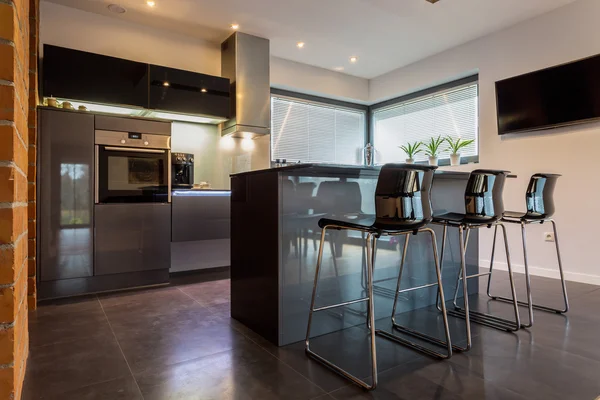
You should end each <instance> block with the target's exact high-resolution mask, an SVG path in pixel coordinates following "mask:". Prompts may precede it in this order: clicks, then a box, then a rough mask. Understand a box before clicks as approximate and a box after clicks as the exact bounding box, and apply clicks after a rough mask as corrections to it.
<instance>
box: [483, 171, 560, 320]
mask: <svg viewBox="0 0 600 400" xmlns="http://www.w3.org/2000/svg"><path fill="white" fill-rule="evenodd" d="M559 177H560V175H558V174H545V173H540V174H534V175H533V176H532V177H531V179H530V180H529V185H527V192H526V193H525V203H526V205H527V211H526V212H516V211H507V212H505V213H504V217H503V218H502V221H503V222H506V223H510V224H520V225H521V237H522V239H523V261H524V265H525V286H526V288H527V302H522V301H519V304H520V305H522V306H527V309H528V312H529V323H528V324H521V327H523V328H530V327H532V326H533V309H534V308H535V309H537V310H541V311H547V312H554V313H557V314H563V313H566V312H567V311H569V298H568V295H567V286H566V284H565V275H564V273H563V267H562V260H561V258H560V249H559V247H558V234H557V232H556V222H554V220H553V219H552V216H553V215H554V210H555V207H554V196H553V195H554V188H555V186H556V181H557V180H558V178H559ZM544 222H550V223H551V224H552V230H553V231H554V242H555V244H556V257H557V259H558V270H559V272H560V282H561V286H562V294H563V301H564V305H565V306H564V308H562V309H558V308H551V307H546V306H542V305H538V304H533V300H532V295H531V278H530V276H529V263H528V261H527V239H526V237H525V227H526V226H527V225H528V224H543V223H544ZM495 237H496V230H494V238H495ZM495 250H496V248H495V246H493V247H492V256H491V259H490V278H489V280H488V287H487V295H488V296H489V297H490V298H492V299H493V300H501V301H510V299H507V298H506V297H501V296H493V295H491V294H490V286H491V281H492V268H493V266H494V252H495Z"/></svg>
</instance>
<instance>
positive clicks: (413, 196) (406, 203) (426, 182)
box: [305, 164, 452, 390]
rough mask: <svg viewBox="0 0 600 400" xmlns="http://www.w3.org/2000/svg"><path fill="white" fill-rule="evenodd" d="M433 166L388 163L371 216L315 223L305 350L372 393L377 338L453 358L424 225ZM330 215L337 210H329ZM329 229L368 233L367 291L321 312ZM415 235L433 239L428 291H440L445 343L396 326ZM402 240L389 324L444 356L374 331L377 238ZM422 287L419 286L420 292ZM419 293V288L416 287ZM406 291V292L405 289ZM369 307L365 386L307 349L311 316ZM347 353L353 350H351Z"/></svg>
mask: <svg viewBox="0 0 600 400" xmlns="http://www.w3.org/2000/svg"><path fill="white" fill-rule="evenodd" d="M435 169H436V167H430V166H421V165H407V164H386V165H384V166H383V167H382V168H381V171H380V173H379V177H378V179H377V187H376V189H375V215H374V216H365V215H364V214H361V216H360V217H359V218H356V219H350V218H348V217H344V218H343V219H342V218H340V219H338V218H322V219H321V220H319V227H320V228H321V229H322V230H321V243H320V246H319V253H318V257H317V266H316V271H315V280H314V284H313V292H312V299H311V304H310V309H309V314H308V324H307V328H306V340H305V350H306V353H307V355H309V356H310V357H312V358H313V359H315V360H317V361H319V362H321V363H322V364H324V365H326V366H327V367H329V368H331V369H332V370H334V371H335V372H337V373H339V374H340V375H342V376H344V377H345V378H347V379H349V380H350V381H352V382H353V383H355V384H357V385H359V386H361V387H363V388H365V389H369V390H370V389H374V388H375V387H376V386H377V351H376V346H375V336H376V335H380V336H382V337H384V338H386V339H389V340H393V341H395V342H397V343H400V344H403V345H405V346H408V347H411V348H413V349H415V350H418V351H420V352H423V353H425V354H427V355H430V356H433V357H436V358H441V359H444V358H449V357H451V356H452V343H451V342H450V329H449V325H448V316H447V313H446V306H445V302H444V301H443V298H444V291H443V286H442V275H441V268H440V265H439V257H438V254H437V244H436V239H435V233H434V232H433V230H432V229H430V228H428V227H427V225H428V224H429V223H430V222H431V221H432V210H431V186H432V182H433V173H434V171H435ZM332 211H333V212H332V214H333V215H337V214H336V212H335V211H336V210H332ZM327 230H354V231H360V232H362V233H363V234H366V239H365V247H366V259H367V262H366V263H365V269H366V287H365V289H366V292H367V296H366V297H362V298H359V299H356V300H351V301H346V302H343V303H339V304H330V305H325V306H321V307H315V299H316V297H317V289H318V285H319V273H320V270H321V264H322V258H323V244H324V242H325V237H326V232H327ZM418 232H426V233H428V234H429V235H430V237H431V247H432V252H433V260H434V264H435V271H436V276H437V282H436V283H432V284H430V285H428V286H434V285H437V286H438V296H440V298H441V299H442V303H441V307H440V311H441V313H442V316H443V321H444V331H445V338H446V341H442V340H440V339H438V338H433V337H429V336H427V335H425V334H422V333H419V332H416V331H413V330H411V329H409V328H405V327H402V326H399V325H398V324H396V323H395V319H394V314H395V311H396V302H397V299H398V292H399V291H400V281H401V277H402V270H403V267H404V262H405V258H406V250H407V246H408V238H409V237H410V235H412V234H417V233H418ZM396 235H406V241H405V243H404V252H403V253H402V261H401V264H400V273H399V274H398V283H397V288H396V297H395V299H394V307H393V311H392V322H393V326H394V328H396V329H399V330H401V331H402V332H404V333H407V334H411V335H413V336H418V337H420V338H426V339H425V340H428V341H429V342H431V343H434V344H437V345H440V346H443V347H444V348H445V349H446V352H445V353H442V352H437V351H435V350H432V349H430V348H428V347H425V346H423V345H421V344H419V343H414V342H412V341H410V340H408V339H406V338H404V337H400V336H397V335H395V334H392V333H390V332H387V331H382V330H377V329H375V312H374V310H375V309H374V296H373V286H374V285H373V270H374V263H375V251H376V248H377V239H378V238H379V237H381V236H396ZM419 288H422V287H419ZM414 289H418V288H414ZM405 290H406V289H405ZM361 302H367V327H368V328H369V331H370V354H371V375H372V383H371V384H368V383H367V382H365V381H364V380H363V379H361V378H359V377H356V376H354V375H352V374H351V373H349V372H348V371H346V370H344V369H343V368H341V367H339V366H337V365H335V364H333V363H332V362H331V361H328V360H326V359H325V358H324V357H322V356H320V355H319V354H317V353H315V352H314V351H313V350H311V348H310V339H311V337H310V332H311V324H312V317H313V313H315V312H319V311H324V310H330V309H332V308H336V307H344V306H348V305H351V304H356V303H361ZM350 351H355V349H352V350H350Z"/></svg>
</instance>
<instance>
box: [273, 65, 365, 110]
mask: <svg viewBox="0 0 600 400" xmlns="http://www.w3.org/2000/svg"><path fill="white" fill-rule="evenodd" d="M271 86H273V87H277V88H279V89H287V90H293V91H299V92H302V93H306V94H312V95H317V96H327V97H330V98H335V99H338V100H345V101H351V102H355V103H362V104H366V103H367V102H368V100H369V80H368V79H364V78H358V77H356V76H350V75H346V74H340V73H339V72H335V71H330V70H327V69H324V68H318V67H313V66H310V65H306V64H301V63H297V62H295V61H289V60H284V59H282V58H278V57H271Z"/></svg>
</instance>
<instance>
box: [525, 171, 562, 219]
mask: <svg viewBox="0 0 600 400" xmlns="http://www.w3.org/2000/svg"><path fill="white" fill-rule="evenodd" d="M559 177H560V175H559V174H544V173H540V174H534V175H533V176H532V177H531V179H530V180H529V185H527V193H525V201H526V203H527V213H526V217H527V218H530V219H547V218H551V217H552V216H553V215H554V211H555V207H554V187H555V186H556V181H557V180H558V178H559Z"/></svg>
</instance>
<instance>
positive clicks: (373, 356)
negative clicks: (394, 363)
mask: <svg viewBox="0 0 600 400" xmlns="http://www.w3.org/2000/svg"><path fill="white" fill-rule="evenodd" d="M328 228H332V226H325V227H323V230H322V232H321V243H320V245H319V255H318V258H317V267H316V271H315V280H314V283H313V292H312V299H311V303H310V310H309V313H308V325H307V327H306V339H305V341H304V343H305V352H306V354H307V355H309V356H310V357H312V358H313V359H315V360H316V361H318V362H320V363H322V364H323V365H325V366H326V367H328V368H330V369H332V370H333V371H335V372H337V373H338V374H340V375H342V376H343V377H345V378H347V379H349V380H350V381H352V382H353V383H355V384H357V385H358V386H360V387H362V388H364V389H367V390H372V389H375V388H376V387H377V354H376V347H375V312H374V302H373V268H372V262H373V258H372V256H371V253H372V247H371V246H372V243H373V235H372V234H370V233H368V234H367V238H366V246H367V265H366V268H367V291H368V297H366V298H361V299H356V300H352V301H347V302H344V303H340V304H332V305H328V306H323V307H318V308H315V299H316V296H317V287H318V283H319V273H320V271H321V262H322V259H323V244H324V242H325V231H326V230H327V229H328ZM364 301H367V302H368V308H369V314H368V316H369V325H370V336H371V338H370V350H371V374H372V384H371V385H369V384H368V383H366V382H364V381H363V380H361V379H359V378H357V377H356V376H354V375H352V374H350V373H349V372H347V371H346V370H344V369H342V368H341V367H339V366H337V365H335V364H333V363H332V362H330V361H328V360H326V359H325V358H323V357H321V356H320V355H318V354H317V353H315V352H314V351H312V350H311V349H310V328H311V325H312V317H313V313H315V312H318V311H323V310H328V309H331V308H336V307H343V306H346V305H350V304H355V303H359V302H364Z"/></svg>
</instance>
